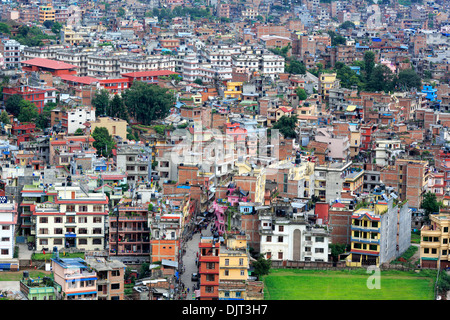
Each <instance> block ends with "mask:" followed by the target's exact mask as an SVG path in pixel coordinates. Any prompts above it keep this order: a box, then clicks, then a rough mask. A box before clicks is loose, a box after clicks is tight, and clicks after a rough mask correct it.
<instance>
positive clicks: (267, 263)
mask: <svg viewBox="0 0 450 320" xmlns="http://www.w3.org/2000/svg"><path fill="white" fill-rule="evenodd" d="M271 265H272V262H271V260H270V259H265V258H264V256H263V255H259V257H258V258H257V259H256V261H253V262H252V266H253V270H254V274H255V275H256V276H257V277H258V278H259V277H261V276H264V275H266V274H269V272H270V267H271Z"/></svg>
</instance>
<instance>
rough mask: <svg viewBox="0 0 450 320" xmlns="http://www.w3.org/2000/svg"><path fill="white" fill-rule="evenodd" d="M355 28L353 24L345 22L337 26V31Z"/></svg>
mask: <svg viewBox="0 0 450 320" xmlns="http://www.w3.org/2000/svg"><path fill="white" fill-rule="evenodd" d="M355 28H356V26H355V24H354V23H353V22H351V21H345V22H344V23H342V24H341V25H340V26H339V29H346V30H348V29H355Z"/></svg>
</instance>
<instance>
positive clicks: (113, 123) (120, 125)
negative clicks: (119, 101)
mask: <svg viewBox="0 0 450 320" xmlns="http://www.w3.org/2000/svg"><path fill="white" fill-rule="evenodd" d="M92 113H94V114H95V110H94V111H92V109H91V111H90V113H89V114H90V116H91V119H90V120H89V121H85V122H83V124H85V123H86V122H87V123H86V125H87V127H88V128H90V132H91V133H92V132H94V130H95V128H97V127H103V128H106V129H107V130H108V133H109V134H110V135H112V136H113V137H120V139H122V140H127V126H128V122H127V121H126V120H122V119H119V118H111V117H103V116H99V117H97V118H96V117H95V116H94V117H92ZM86 116H87V115H86Z"/></svg>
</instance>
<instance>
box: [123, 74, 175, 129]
mask: <svg viewBox="0 0 450 320" xmlns="http://www.w3.org/2000/svg"><path fill="white" fill-rule="evenodd" d="M122 97H123V101H124V103H125V105H126V107H127V110H128V114H129V116H130V117H133V118H134V119H137V120H138V121H139V122H141V123H142V124H144V125H149V124H151V122H152V121H154V120H157V119H163V118H165V117H167V115H169V112H170V109H171V108H172V107H173V105H174V103H175V97H174V95H173V94H171V93H170V92H169V90H168V89H166V88H162V87H160V86H155V85H153V84H148V83H145V82H142V81H135V82H133V85H132V86H131V88H129V89H127V90H125V91H124V92H123V93H122Z"/></svg>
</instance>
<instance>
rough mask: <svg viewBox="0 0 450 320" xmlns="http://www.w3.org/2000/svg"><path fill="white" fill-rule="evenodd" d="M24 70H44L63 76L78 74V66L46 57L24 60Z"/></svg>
mask: <svg viewBox="0 0 450 320" xmlns="http://www.w3.org/2000/svg"><path fill="white" fill-rule="evenodd" d="M21 63H22V70H24V71H28V72H36V71H42V72H50V73H51V74H52V75H53V76H57V77H59V76H61V75H64V74H76V73H77V72H76V70H75V69H77V68H78V67H77V66H75V65H73V64H69V63H65V62H61V61H56V60H51V59H45V58H34V59H30V60H25V61H22V62H21Z"/></svg>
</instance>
